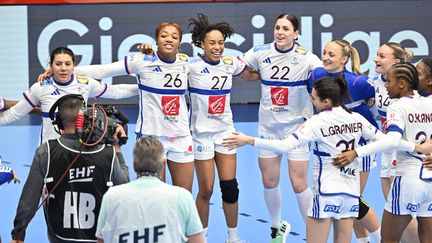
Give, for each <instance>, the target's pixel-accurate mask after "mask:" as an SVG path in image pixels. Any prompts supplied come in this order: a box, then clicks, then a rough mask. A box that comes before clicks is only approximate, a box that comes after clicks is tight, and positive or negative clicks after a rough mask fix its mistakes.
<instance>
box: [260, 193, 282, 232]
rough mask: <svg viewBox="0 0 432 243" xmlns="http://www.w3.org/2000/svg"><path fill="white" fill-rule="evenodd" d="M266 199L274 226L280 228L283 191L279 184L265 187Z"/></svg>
mask: <svg viewBox="0 0 432 243" xmlns="http://www.w3.org/2000/svg"><path fill="white" fill-rule="evenodd" d="M264 200H265V202H266V205H267V209H268V212H269V214H270V218H271V225H272V227H275V228H278V227H279V223H280V221H281V217H282V216H281V203H282V193H281V190H280V188H279V186H277V187H275V188H270V189H267V188H264Z"/></svg>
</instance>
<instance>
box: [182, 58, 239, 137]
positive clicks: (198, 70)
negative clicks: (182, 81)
mask: <svg viewBox="0 0 432 243" xmlns="http://www.w3.org/2000/svg"><path fill="white" fill-rule="evenodd" d="M245 67H246V65H245V64H244V62H242V61H240V60H239V59H237V58H236V57H232V56H223V57H222V58H221V60H220V61H219V62H216V63H212V62H209V61H207V60H205V59H204V58H203V57H202V56H201V55H198V57H194V58H192V59H191V64H190V73H189V94H190V99H191V110H190V112H191V115H190V117H191V125H190V128H191V131H192V132H216V131H224V130H227V129H229V128H232V129H233V127H234V125H233V119H232V112H231V106H230V100H231V99H230V92H231V87H232V77H233V76H236V75H239V74H241V73H242V72H243V70H244V69H245Z"/></svg>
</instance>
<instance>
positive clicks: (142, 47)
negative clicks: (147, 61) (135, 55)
mask: <svg viewBox="0 0 432 243" xmlns="http://www.w3.org/2000/svg"><path fill="white" fill-rule="evenodd" d="M137 49H138V50H139V51H140V52H141V53H142V54H145V55H150V54H153V52H154V51H153V48H152V45H151V44H144V43H141V44H138V46H137Z"/></svg>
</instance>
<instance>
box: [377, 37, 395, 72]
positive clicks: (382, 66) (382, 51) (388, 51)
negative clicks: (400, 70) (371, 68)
mask: <svg viewBox="0 0 432 243" xmlns="http://www.w3.org/2000/svg"><path fill="white" fill-rule="evenodd" d="M374 61H375V72H377V73H380V74H382V75H387V72H388V71H389V70H390V68H391V67H392V66H393V65H394V64H396V63H399V62H400V60H399V59H395V57H394V50H393V49H392V48H391V47H389V46H388V45H385V44H384V45H382V46H381V47H380V48H379V49H378V51H377V55H376V57H375V60H374Z"/></svg>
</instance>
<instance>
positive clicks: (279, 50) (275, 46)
mask: <svg viewBox="0 0 432 243" xmlns="http://www.w3.org/2000/svg"><path fill="white" fill-rule="evenodd" d="M273 45H274V48H275V50H276V51H277V52H280V53H288V52H290V51H292V49H294V46H295V42H294V43H293V46H292V47H291V48H289V49H288V50H285V51H282V50H281V49H279V48H277V45H276V42H274V43H273Z"/></svg>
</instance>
